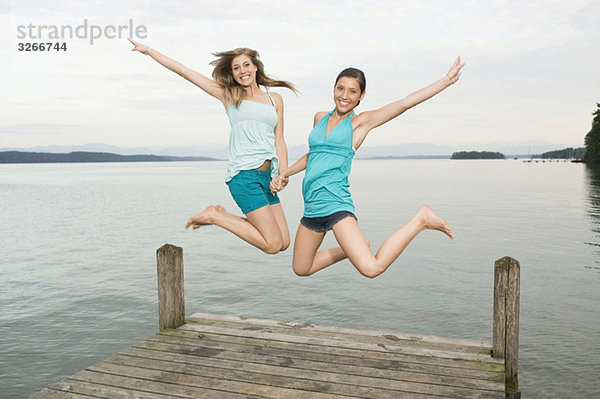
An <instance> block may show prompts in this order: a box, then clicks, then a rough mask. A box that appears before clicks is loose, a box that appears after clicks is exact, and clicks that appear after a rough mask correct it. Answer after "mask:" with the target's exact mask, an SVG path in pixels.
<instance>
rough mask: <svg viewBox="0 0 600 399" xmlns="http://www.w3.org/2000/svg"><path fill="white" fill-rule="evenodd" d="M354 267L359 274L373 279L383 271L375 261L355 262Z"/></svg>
mask: <svg viewBox="0 0 600 399" xmlns="http://www.w3.org/2000/svg"><path fill="white" fill-rule="evenodd" d="M354 267H356V270H358V272H359V273H360V274H362V275H363V276H365V277H368V278H375V277H377V276H379V275H380V274H381V273H383V272H384V271H385V268H383V267H381V265H380V264H379V263H377V262H376V261H366V262H360V263H358V262H357V263H356V264H354Z"/></svg>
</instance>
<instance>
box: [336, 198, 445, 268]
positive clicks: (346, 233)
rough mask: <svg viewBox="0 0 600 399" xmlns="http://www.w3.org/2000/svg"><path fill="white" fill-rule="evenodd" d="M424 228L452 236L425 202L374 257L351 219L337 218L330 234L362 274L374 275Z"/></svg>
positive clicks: (387, 264)
mask: <svg viewBox="0 0 600 399" xmlns="http://www.w3.org/2000/svg"><path fill="white" fill-rule="evenodd" d="M425 229H432V230H439V231H441V232H443V233H445V234H446V235H447V236H448V237H450V238H452V232H451V231H450V227H449V226H448V224H447V223H446V222H445V221H444V220H443V219H442V218H440V217H439V216H437V215H436V214H435V213H433V211H432V210H431V208H430V207H429V206H427V205H423V206H422V207H421V209H419V211H418V212H417V214H416V215H415V216H414V217H413V218H412V219H411V220H410V221H409V222H408V223H407V224H406V225H404V226H403V227H402V228H400V229H399V230H398V231H396V232H395V233H394V234H392V235H391V236H390V237H388V239H387V240H385V241H384V243H383V244H382V245H381V247H380V248H379V251H377V254H376V255H375V256H373V254H372V253H371V251H370V250H369V248H368V246H367V245H366V243H365V240H364V237H363V234H362V232H361V231H360V229H359V227H358V223H357V222H356V220H355V219H354V218H345V219H342V220H340V221H339V222H338V223H336V224H335V225H334V226H333V233H334V234H335V238H336V239H337V241H338V243H339V244H340V247H341V248H342V249H343V250H344V252H345V253H346V254H347V255H348V259H349V260H350V262H352V264H353V265H354V267H356V269H357V270H358V271H359V272H360V273H361V274H362V275H364V276H366V277H376V276H378V275H380V274H381V273H383V272H384V271H386V270H387V268H388V267H389V266H390V265H391V264H392V262H394V261H395V260H396V258H398V256H400V254H401V253H402V251H404V249H405V248H406V246H407V245H408V244H409V243H410V242H411V241H412V240H413V238H415V237H416V236H417V234H419V233H420V232H421V231H423V230H425Z"/></svg>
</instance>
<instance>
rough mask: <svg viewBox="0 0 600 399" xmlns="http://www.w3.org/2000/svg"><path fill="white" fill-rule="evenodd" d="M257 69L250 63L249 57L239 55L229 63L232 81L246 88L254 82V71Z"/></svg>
mask: <svg viewBox="0 0 600 399" xmlns="http://www.w3.org/2000/svg"><path fill="white" fill-rule="evenodd" d="M257 70H258V68H256V66H255V65H254V64H253V63H252V60H251V59H250V57H248V56H247V55H245V54H240V55H238V56H237V57H235V58H234V59H233V61H231V73H232V74H233V79H235V81H236V82H238V84H239V85H240V86H244V87H248V86H250V85H251V84H252V83H254V82H255V81H256V71H257Z"/></svg>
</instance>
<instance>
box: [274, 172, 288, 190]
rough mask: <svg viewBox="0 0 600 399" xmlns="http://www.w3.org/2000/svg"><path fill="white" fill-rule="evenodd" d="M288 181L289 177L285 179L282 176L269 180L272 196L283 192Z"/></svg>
mask: <svg viewBox="0 0 600 399" xmlns="http://www.w3.org/2000/svg"><path fill="white" fill-rule="evenodd" d="M289 181H290V178H289V177H285V176H283V175H279V176H277V177H276V178H274V179H272V180H271V192H272V193H273V194H275V193H278V192H279V191H281V190H283V189H284V188H285V186H287V184H288V182H289Z"/></svg>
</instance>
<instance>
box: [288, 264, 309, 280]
mask: <svg viewBox="0 0 600 399" xmlns="http://www.w3.org/2000/svg"><path fill="white" fill-rule="evenodd" d="M310 266H311V265H308V267H307V265H300V264H298V263H296V262H294V261H292V270H294V273H296V275H297V276H300V277H306V276H310V275H311V274H312V273H310Z"/></svg>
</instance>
